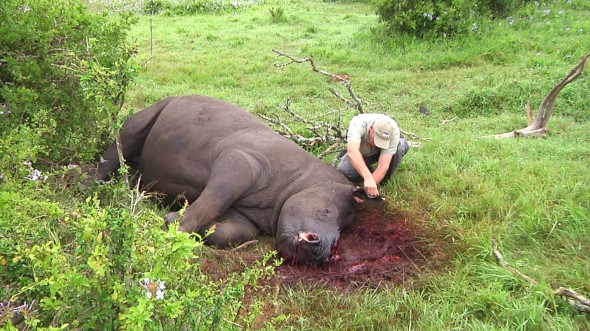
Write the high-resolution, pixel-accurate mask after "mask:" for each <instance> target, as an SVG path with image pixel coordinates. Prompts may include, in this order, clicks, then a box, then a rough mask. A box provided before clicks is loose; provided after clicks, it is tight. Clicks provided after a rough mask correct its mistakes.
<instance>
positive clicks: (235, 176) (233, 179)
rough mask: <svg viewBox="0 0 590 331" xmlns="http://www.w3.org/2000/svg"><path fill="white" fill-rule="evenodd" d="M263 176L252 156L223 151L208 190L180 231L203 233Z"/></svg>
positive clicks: (257, 162) (186, 215) (198, 200)
mask: <svg viewBox="0 0 590 331" xmlns="http://www.w3.org/2000/svg"><path fill="white" fill-rule="evenodd" d="M261 174H262V166H261V165H260V163H259V161H258V160H257V159H256V158H254V157H253V156H251V155H249V154H247V153H245V152H242V151H237V150H232V151H225V152H223V153H222V154H221V155H220V156H219V157H218V158H217V160H216V161H215V163H214V164H213V167H212V170H211V174H210V176H209V181H208V182H207V185H206V186H205V189H204V190H203V192H202V193H201V195H200V196H199V197H198V198H197V200H195V201H194V202H193V203H192V204H191V205H190V206H188V208H187V209H186V212H185V213H184V216H183V217H182V219H181V220H180V227H179V229H180V230H181V231H185V232H199V231H201V230H202V229H203V228H204V227H206V226H208V225H209V224H211V223H212V222H213V221H215V220H217V219H218V218H219V217H221V215H223V214H225V213H226V212H227V211H228V210H229V209H230V207H231V206H232V204H234V203H235V202H236V200H238V199H240V198H242V197H244V196H245V195H247V194H248V192H250V191H251V190H253V189H254V188H255V187H256V186H257V184H258V183H259V182H262V181H263V179H261V177H262V176H261Z"/></svg>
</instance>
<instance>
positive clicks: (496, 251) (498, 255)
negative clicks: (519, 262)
mask: <svg viewBox="0 0 590 331" xmlns="http://www.w3.org/2000/svg"><path fill="white" fill-rule="evenodd" d="M492 243H493V244H494V247H493V250H494V255H496V258H497V259H498V262H499V263H500V265H501V266H503V267H504V268H506V269H508V271H510V273H512V274H514V275H517V276H518V277H520V278H521V279H524V280H526V281H527V282H528V283H529V284H531V285H534V286H537V285H538V284H539V283H538V282H537V281H536V280H534V279H532V278H531V277H529V276H527V275H525V274H523V273H522V272H520V271H519V270H517V269H516V268H514V267H513V266H511V265H510V263H508V262H506V260H505V259H504V256H502V253H500V250H499V249H498V241H497V240H495V239H492Z"/></svg>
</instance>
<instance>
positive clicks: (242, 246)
mask: <svg viewBox="0 0 590 331" xmlns="http://www.w3.org/2000/svg"><path fill="white" fill-rule="evenodd" d="M257 243H258V240H250V241H246V242H245V243H243V244H241V245H240V246H238V247H236V248H234V249H232V252H235V251H237V250H240V249H242V248H245V247H248V246H250V245H254V244H257Z"/></svg>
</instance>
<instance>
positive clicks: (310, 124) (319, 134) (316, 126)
mask: <svg viewBox="0 0 590 331" xmlns="http://www.w3.org/2000/svg"><path fill="white" fill-rule="evenodd" d="M272 51H273V52H274V53H276V54H278V55H279V56H282V57H286V58H288V59H289V60H290V61H289V62H287V63H281V64H275V67H286V66H288V65H291V64H293V63H305V62H309V64H310V65H311V67H312V69H313V71H315V72H318V73H320V74H322V75H325V76H328V77H330V78H331V79H330V80H331V81H333V82H340V83H341V84H342V85H343V86H344V87H346V89H347V90H348V94H349V96H350V98H347V97H345V96H343V95H342V94H340V93H339V92H338V91H336V89H334V88H329V90H330V92H331V93H332V94H333V95H334V96H335V97H336V98H338V99H339V100H341V101H342V102H344V103H345V104H346V105H347V106H348V107H350V108H353V109H355V110H356V111H357V112H358V113H359V114H363V113H364V112H365V111H364V108H363V104H365V105H368V103H367V102H365V101H363V100H362V99H361V98H359V97H358V96H357V95H356V93H355V92H354V89H353V88H352V85H351V84H350V76H349V75H346V74H343V75H335V74H333V73H331V72H328V71H326V70H323V69H320V68H318V66H317V65H316V63H315V62H314V60H313V59H312V58H311V57H306V58H303V59H296V58H295V57H293V56H291V55H289V54H285V53H284V52H281V51H278V50H276V49H273V50H272ZM290 105H291V98H287V101H286V102H285V104H284V105H283V107H282V108H283V110H284V111H285V112H286V113H287V114H289V115H290V116H291V117H293V118H294V119H295V120H297V122H298V123H303V124H306V125H307V129H308V130H309V131H311V132H312V133H313V134H314V135H315V137H313V138H306V137H303V136H302V135H299V134H295V133H294V131H293V130H292V129H291V128H290V127H289V125H287V124H286V123H285V122H284V121H283V120H282V119H281V118H280V117H279V116H278V115H275V118H270V117H269V116H267V115H263V114H259V116H260V117H261V118H262V119H264V120H266V121H267V122H269V123H271V124H274V125H275V131H277V132H278V133H279V134H281V135H283V136H285V137H287V138H289V139H291V140H293V141H295V142H296V143H297V144H299V145H300V146H302V147H304V148H306V149H310V148H312V147H316V146H317V145H318V144H322V145H329V147H328V148H327V149H326V150H324V151H323V152H321V153H320V154H319V158H320V159H323V158H325V157H326V156H328V155H330V154H334V153H338V155H337V156H336V157H335V158H334V159H333V160H332V165H335V164H336V163H337V162H338V161H339V160H340V158H341V157H342V156H343V155H344V153H345V152H346V150H345V149H346V145H345V142H346V138H347V137H346V135H347V127H344V126H343V125H342V113H343V111H342V110H340V109H338V110H333V111H330V112H329V113H328V114H338V119H337V121H336V123H334V124H332V123H328V122H324V121H317V120H310V119H306V118H304V117H302V116H300V115H298V114H297V113H295V112H294V111H292V110H291V107H290ZM324 115H327V114H324ZM324 115H322V116H324ZM315 118H318V117H315ZM277 127H278V129H277ZM400 131H401V128H400ZM401 132H402V134H404V135H406V136H407V137H411V138H412V139H424V140H428V139H425V138H420V137H418V136H417V135H415V134H412V133H408V132H404V131H401ZM408 143H409V144H410V145H412V146H413V147H420V143H412V142H408Z"/></svg>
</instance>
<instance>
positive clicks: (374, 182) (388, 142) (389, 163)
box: [338, 114, 410, 196]
mask: <svg viewBox="0 0 590 331" xmlns="http://www.w3.org/2000/svg"><path fill="white" fill-rule="evenodd" d="M409 149H410V146H409V145H408V142H407V141H406V140H405V139H404V138H403V137H401V132H400V129H399V127H398V125H397V123H396V122H395V121H394V120H393V119H392V118H390V117H389V116H387V115H381V114H360V115H357V116H355V117H353V118H352V120H351V121H350V125H349V127H348V136H347V152H346V155H344V156H343V157H342V158H341V159H340V164H339V165H338V170H340V172H342V173H343V174H344V175H345V176H346V177H347V178H348V179H349V180H350V181H352V182H356V181H360V180H361V178H362V179H363V180H364V187H365V189H366V191H367V194H369V196H378V195H379V190H378V186H380V185H384V184H385V183H386V182H387V181H388V180H389V179H390V178H391V175H392V174H393V172H394V171H395V169H396V168H397V167H398V166H399V165H400V163H401V162H402V159H403V157H404V155H405V154H406V153H407V152H408V150H409ZM375 163H377V167H376V168H374V167H373V164H375Z"/></svg>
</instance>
